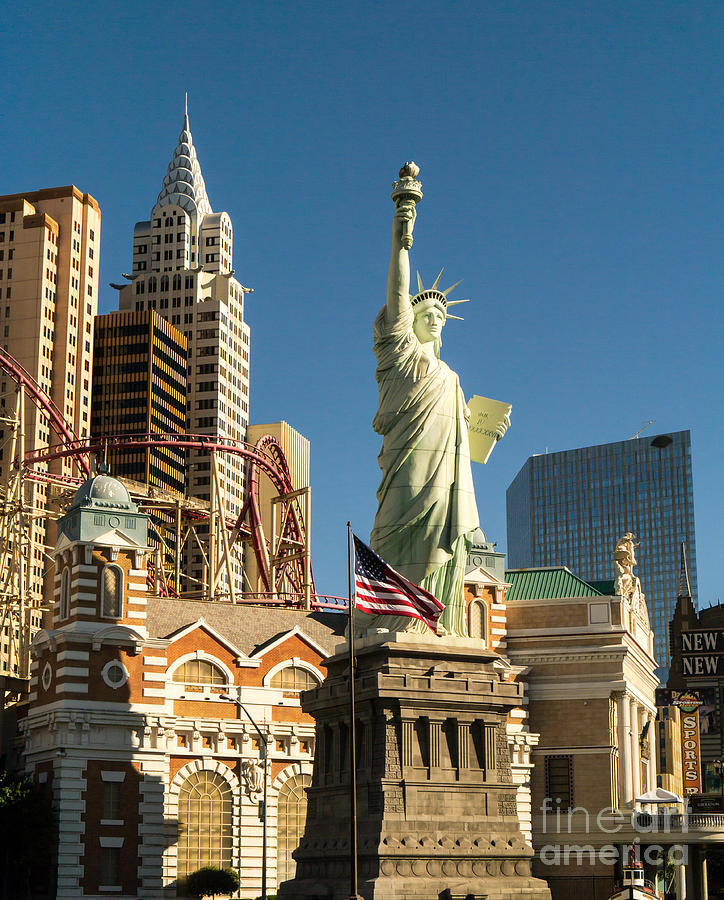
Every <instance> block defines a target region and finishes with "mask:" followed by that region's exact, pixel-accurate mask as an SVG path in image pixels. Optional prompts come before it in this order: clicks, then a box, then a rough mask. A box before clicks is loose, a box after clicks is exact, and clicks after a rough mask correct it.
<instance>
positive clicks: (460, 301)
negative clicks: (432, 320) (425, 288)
mask: <svg viewBox="0 0 724 900" xmlns="http://www.w3.org/2000/svg"><path fill="white" fill-rule="evenodd" d="M458 303H470V297H468V298H467V300H448V301H447V305H448V306H456V305H457V304H458Z"/></svg>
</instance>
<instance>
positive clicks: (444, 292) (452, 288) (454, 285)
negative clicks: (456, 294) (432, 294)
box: [443, 278, 462, 297]
mask: <svg viewBox="0 0 724 900" xmlns="http://www.w3.org/2000/svg"><path fill="white" fill-rule="evenodd" d="M460 281H462V278H461V279H460ZM460 281H456V282H455V284H451V285H450V287H449V288H448V289H447V290H446V291H443V294H445V296H446V297H447V295H448V294H449V293H450V291H453V290H455V288H456V287H457V286H458V285H459V284H460Z"/></svg>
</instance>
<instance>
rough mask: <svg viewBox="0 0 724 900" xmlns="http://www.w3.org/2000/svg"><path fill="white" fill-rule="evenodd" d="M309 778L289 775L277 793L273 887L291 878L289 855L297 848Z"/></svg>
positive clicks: (303, 820)
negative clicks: (275, 865)
mask: <svg viewBox="0 0 724 900" xmlns="http://www.w3.org/2000/svg"><path fill="white" fill-rule="evenodd" d="M311 784H312V778H311V776H310V775H305V774H300V775H292V777H291V778H289V779H288V780H287V781H285V782H284V784H283V785H282V786H281V789H280V790H279V797H278V800H277V884H281V883H282V881H287V880H289V879H291V878H294V875H295V872H296V868H297V864H296V863H295V861H294V859H293V858H292V852H293V851H294V850H296V849H297V847H298V846H299V841H300V839H301V837H302V833H303V831H304V823H305V821H306V819H307V791H306V789H307V788H308V787H310V786H311Z"/></svg>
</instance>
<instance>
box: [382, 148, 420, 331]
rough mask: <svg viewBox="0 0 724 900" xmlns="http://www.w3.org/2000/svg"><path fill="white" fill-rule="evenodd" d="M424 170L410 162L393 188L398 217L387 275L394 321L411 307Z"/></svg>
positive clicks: (389, 308) (390, 316) (402, 170)
mask: <svg viewBox="0 0 724 900" xmlns="http://www.w3.org/2000/svg"><path fill="white" fill-rule="evenodd" d="M419 173H420V169H419V168H418V167H417V166H416V165H415V163H414V162H407V163H405V165H404V166H403V167H402V168H401V169H400V180H399V181H396V182H395V183H394V184H393V186H392V199H393V200H394V201H395V215H394V217H393V220H392V251H391V254H390V268H389V271H388V273H387V310H388V317H389V319H390V320H391V321H394V320H396V319H397V318H398V317H399V315H400V314H401V313H402V312H403V310H405V309H409V307H410V248H411V247H412V232H413V229H414V227H415V218H416V216H417V213H416V212H415V205H416V204H417V203H418V202H419V201H420V200H421V199H422V188H421V185H420V182H419V181H416V180H415V179H416V178H417V176H418V174H419Z"/></svg>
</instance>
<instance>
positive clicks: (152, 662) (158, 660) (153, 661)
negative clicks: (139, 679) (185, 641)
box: [143, 656, 168, 668]
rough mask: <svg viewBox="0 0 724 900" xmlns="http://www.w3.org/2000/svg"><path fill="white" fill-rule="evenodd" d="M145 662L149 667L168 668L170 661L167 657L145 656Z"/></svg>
mask: <svg viewBox="0 0 724 900" xmlns="http://www.w3.org/2000/svg"><path fill="white" fill-rule="evenodd" d="M143 662H144V663H145V664H146V665H147V666H163V667H164V668H166V666H167V665H168V660H167V659H166V657H165V656H144V657H143Z"/></svg>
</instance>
